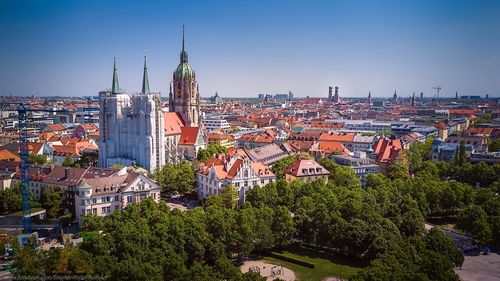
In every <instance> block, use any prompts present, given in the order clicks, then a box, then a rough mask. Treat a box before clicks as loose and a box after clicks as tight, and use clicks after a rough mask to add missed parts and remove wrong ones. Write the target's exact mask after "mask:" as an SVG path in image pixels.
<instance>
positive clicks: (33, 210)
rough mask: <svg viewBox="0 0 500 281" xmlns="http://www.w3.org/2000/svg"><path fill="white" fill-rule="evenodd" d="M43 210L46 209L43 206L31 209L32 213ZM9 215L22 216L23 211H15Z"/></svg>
mask: <svg viewBox="0 0 500 281" xmlns="http://www.w3.org/2000/svg"><path fill="white" fill-rule="evenodd" d="M43 210H44V209H43V208H31V209H30V214H33V213H36V212H40V211H43ZM7 216H12V217H14V216H16V217H22V216H23V211H18V212H14V213H11V214H8V215H7Z"/></svg>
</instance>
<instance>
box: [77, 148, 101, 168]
mask: <svg viewBox="0 0 500 281" xmlns="http://www.w3.org/2000/svg"><path fill="white" fill-rule="evenodd" d="M98 160H99V153H98V151H97V150H84V151H83V152H82V155H81V157H80V159H79V160H78V161H77V163H78V164H79V165H80V167H82V168H87V167H97V165H98Z"/></svg>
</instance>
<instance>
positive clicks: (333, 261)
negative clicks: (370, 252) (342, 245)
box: [263, 245, 366, 281]
mask: <svg viewBox="0 0 500 281" xmlns="http://www.w3.org/2000/svg"><path fill="white" fill-rule="evenodd" d="M279 253H280V254H282V255H285V256H287V257H291V258H296V259H300V260H303V261H306V262H309V263H312V264H314V265H315V268H314V269H312V268H309V267H306V266H302V265H298V264H296V263H292V262H288V261H284V260H281V259H278V258H274V257H270V256H264V257H263V258H264V259H265V260H267V261H269V262H272V263H274V264H279V265H283V266H284V267H287V268H289V269H291V270H292V271H293V272H294V273H295V275H296V277H297V280H302V281H322V280H325V279H326V278H327V277H339V278H342V279H347V278H349V277H350V276H352V275H354V274H356V273H357V272H358V271H359V270H360V269H361V268H362V267H364V266H366V265H365V264H363V263H362V262H360V261H358V260H355V259H350V258H347V257H343V256H337V255H332V254H330V253H327V252H323V251H320V250H317V249H311V248H306V247H303V246H299V245H292V246H290V247H288V248H287V249H286V251H283V252H279Z"/></svg>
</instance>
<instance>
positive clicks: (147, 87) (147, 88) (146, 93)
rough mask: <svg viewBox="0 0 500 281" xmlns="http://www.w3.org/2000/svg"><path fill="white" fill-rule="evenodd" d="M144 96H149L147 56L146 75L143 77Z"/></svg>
mask: <svg viewBox="0 0 500 281" xmlns="http://www.w3.org/2000/svg"><path fill="white" fill-rule="evenodd" d="M142 94H143V95H149V80H148V67H147V66H146V56H144V75H143V76H142Z"/></svg>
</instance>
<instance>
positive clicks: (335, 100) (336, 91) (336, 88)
mask: <svg viewBox="0 0 500 281" xmlns="http://www.w3.org/2000/svg"><path fill="white" fill-rule="evenodd" d="M333 102H334V103H340V97H339V87H337V86H335V95H333Z"/></svg>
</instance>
